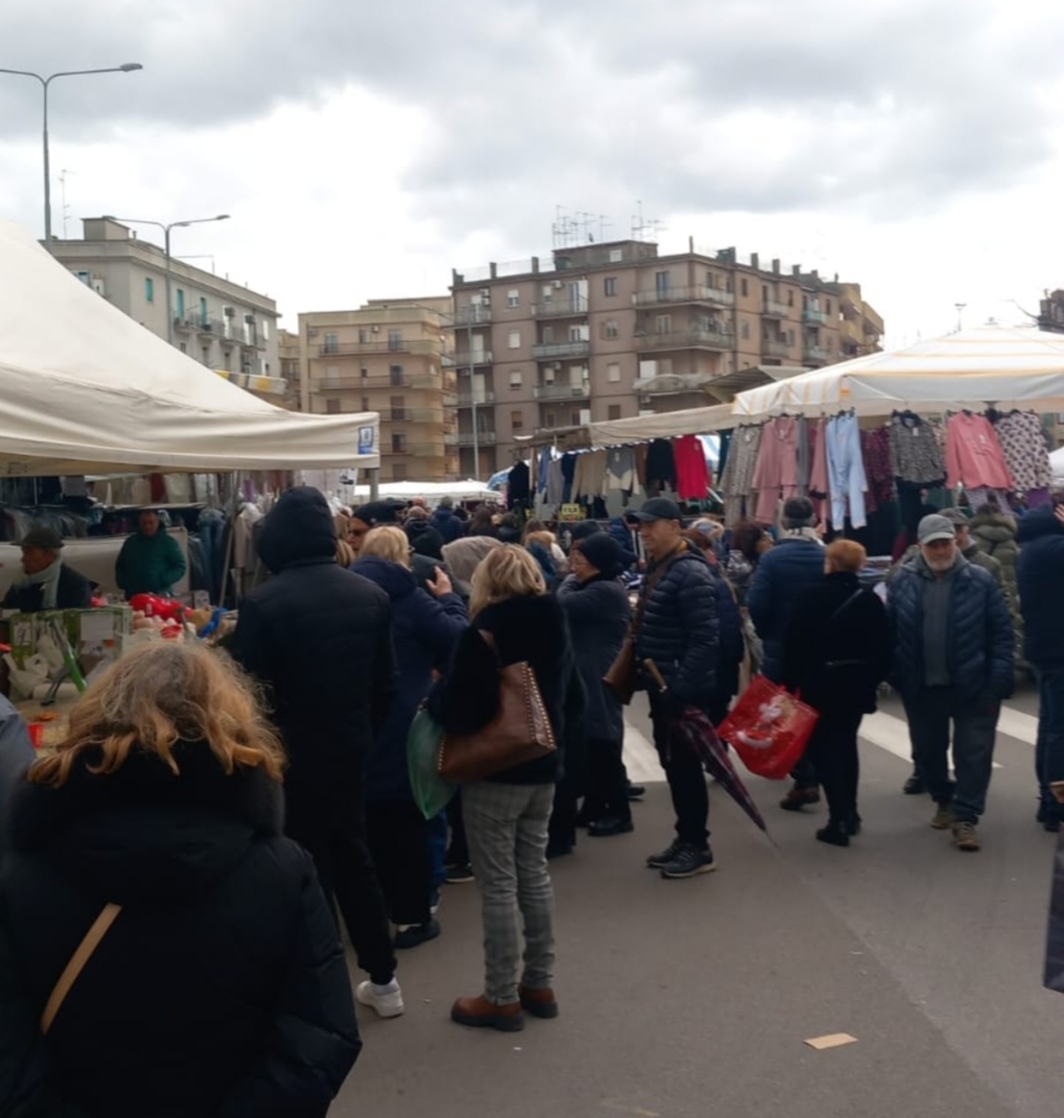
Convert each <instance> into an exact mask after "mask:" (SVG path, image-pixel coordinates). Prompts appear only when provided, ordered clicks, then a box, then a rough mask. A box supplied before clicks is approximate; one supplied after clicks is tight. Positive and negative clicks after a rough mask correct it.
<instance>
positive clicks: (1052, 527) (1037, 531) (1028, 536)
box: [1016, 508, 1064, 544]
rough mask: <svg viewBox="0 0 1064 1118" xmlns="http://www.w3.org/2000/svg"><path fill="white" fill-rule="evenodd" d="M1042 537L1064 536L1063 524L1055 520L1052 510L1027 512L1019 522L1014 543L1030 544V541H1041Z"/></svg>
mask: <svg viewBox="0 0 1064 1118" xmlns="http://www.w3.org/2000/svg"><path fill="white" fill-rule="evenodd" d="M1043 536H1064V524H1061V522H1060V521H1059V520H1057V518H1056V514H1055V513H1054V510H1053V509H1052V508H1044V509H1036V510H1035V511H1034V512H1029V513H1028V514H1027V515H1026V516H1025V517H1024V518H1023V519H1022V520H1021V521H1020V524H1019V527H1018V529H1017V531H1016V542H1017V543H1020V544H1025V543H1030V542H1031V541H1032V540H1040V539H1042V537H1043Z"/></svg>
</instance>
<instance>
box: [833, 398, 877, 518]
mask: <svg viewBox="0 0 1064 1118" xmlns="http://www.w3.org/2000/svg"><path fill="white" fill-rule="evenodd" d="M826 437H827V448H828V480H829V484H830V485H831V524H832V527H834V528H835V530H836V531H842V529H843V527H844V525H845V523H846V513H847V510H848V511H849V514H850V523H851V525H852V526H853V527H854V528H863V527H864V526H865V525H866V524H867V523H868V521H867V518H866V516H865V490H866V489H867V488H868V483H867V481H866V479H865V470H864V460H863V459H862V458H861V430H860V427H859V426H858V423H857V416H855V415H839V416H836V417H835V418H834V419H833V420H832V421H831V422H830V423H829V424H828V429H827V436H826Z"/></svg>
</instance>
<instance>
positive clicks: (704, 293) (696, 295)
mask: <svg viewBox="0 0 1064 1118" xmlns="http://www.w3.org/2000/svg"><path fill="white" fill-rule="evenodd" d="M633 301H634V303H635V305H636V306H637V307H667V306H669V305H670V304H671V305H676V304H679V303H709V304H711V305H712V306H715V307H732V306H734V305H735V295H734V294H733V293H732V292H731V291H718V290H717V288H715V287H706V286H705V285H704V284H700V285H698V286H697V287H666V288H661V289H655V290H654V291H637V292H636V293H635V295H634V296H633Z"/></svg>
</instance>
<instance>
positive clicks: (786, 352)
mask: <svg viewBox="0 0 1064 1118" xmlns="http://www.w3.org/2000/svg"><path fill="white" fill-rule="evenodd" d="M791 348H792V347H791V346H789V345H788V344H787V343H786V342H781V341H779V339H777V338H770V339H767V340H763V341H762V342H761V352H762V354H764V356H765V357H790V355H791Z"/></svg>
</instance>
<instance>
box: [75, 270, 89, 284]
mask: <svg viewBox="0 0 1064 1118" xmlns="http://www.w3.org/2000/svg"><path fill="white" fill-rule="evenodd" d="M75 274H76V275H77V277H78V279H79V280H81V282H82V283H83V284H84V285H85V286H86V287H88V286H89V281H90V280H91V279H92V276H91V275H89V273H88V272H76V273H75Z"/></svg>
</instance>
